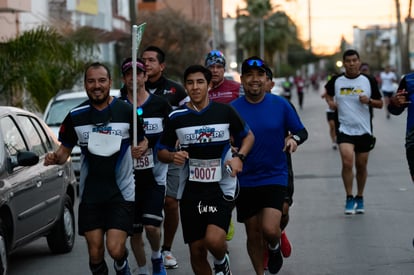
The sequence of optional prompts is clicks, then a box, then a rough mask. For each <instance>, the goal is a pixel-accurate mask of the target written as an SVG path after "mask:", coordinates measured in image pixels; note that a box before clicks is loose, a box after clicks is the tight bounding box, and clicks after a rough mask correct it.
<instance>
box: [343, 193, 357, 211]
mask: <svg viewBox="0 0 414 275" xmlns="http://www.w3.org/2000/svg"><path fill="white" fill-rule="evenodd" d="M345 214H346V215H351V214H355V200H354V198H353V197H351V196H349V197H347V198H346V202H345Z"/></svg>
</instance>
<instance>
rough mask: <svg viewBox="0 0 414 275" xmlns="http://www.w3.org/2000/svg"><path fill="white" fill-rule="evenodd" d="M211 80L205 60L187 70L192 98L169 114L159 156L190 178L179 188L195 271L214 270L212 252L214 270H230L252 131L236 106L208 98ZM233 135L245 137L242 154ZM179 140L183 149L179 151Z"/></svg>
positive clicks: (227, 272)
mask: <svg viewBox="0 0 414 275" xmlns="http://www.w3.org/2000/svg"><path fill="white" fill-rule="evenodd" d="M210 81H211V72H210V71H209V70H208V69H207V68H205V67H203V66H201V65H193V66H190V67H188V68H187V69H186V70H185V72H184V86H185V88H186V90H187V92H188V94H189V96H190V102H188V103H187V104H185V105H183V106H182V107H180V108H179V109H177V110H175V111H173V112H172V113H171V114H170V116H169V120H167V123H166V126H165V130H164V132H163V134H162V136H161V140H160V150H159V151H158V157H159V159H160V160H161V161H164V162H167V163H172V162H173V163H175V164H177V165H184V168H183V169H182V171H183V175H182V176H183V177H184V176H185V178H186V181H185V182H182V184H180V188H179V198H180V214H181V226H182V229H183V236H184V242H185V243H187V244H188V245H189V248H190V254H191V257H190V258H191V266H192V268H193V271H194V273H195V274H211V267H210V264H209V262H208V258H207V256H208V252H210V253H211V254H212V255H213V257H214V271H215V274H222V275H230V274H231V271H230V266H229V261H228V256H227V254H226V252H227V243H226V233H227V230H228V228H229V223H230V217H231V213H232V210H233V207H234V196H235V193H236V186H237V179H236V178H235V176H236V174H237V173H238V172H240V171H241V170H242V168H243V163H242V161H243V160H244V156H245V155H247V154H248V152H249V150H250V148H251V146H252V145H253V143H254V136H253V134H252V132H251V131H250V130H249V127H248V126H247V125H246V124H245V123H244V121H243V120H242V119H241V118H240V116H239V115H238V114H237V112H236V111H235V110H234V109H233V108H232V107H230V106H229V105H227V104H222V103H217V102H212V101H210V100H209V98H208V87H209V84H210ZM231 137H234V138H236V139H237V140H239V141H241V142H240V144H241V145H240V149H239V153H237V154H233V155H232V152H231V146H230V138H231ZM177 139H178V140H179V142H180V145H181V151H176V150H175V144H176V141H177ZM227 165H228V170H229V171H227V170H226V166H227Z"/></svg>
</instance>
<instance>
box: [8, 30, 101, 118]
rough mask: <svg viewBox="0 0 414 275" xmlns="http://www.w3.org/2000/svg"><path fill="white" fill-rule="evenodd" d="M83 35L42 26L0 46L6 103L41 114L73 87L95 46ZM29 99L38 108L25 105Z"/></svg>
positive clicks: (89, 37)
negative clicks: (50, 102) (49, 103)
mask: <svg viewBox="0 0 414 275" xmlns="http://www.w3.org/2000/svg"><path fill="white" fill-rule="evenodd" d="M83 32H84V30H82V29H80V30H79V31H77V32H72V33H68V34H66V36H63V35H62V34H60V33H58V32H57V30H56V29H53V28H48V27H39V28H37V29H34V30H30V31H27V32H24V33H23V34H22V35H21V36H19V37H17V38H15V39H12V40H9V41H8V42H6V43H3V44H0V75H2V83H1V86H0V95H3V96H4V97H5V99H6V104H7V105H12V106H18V107H26V108H28V109H33V110H38V111H39V109H40V111H41V110H44V108H45V107H46V104H47V102H48V100H49V99H50V98H51V97H52V96H54V95H55V94H56V93H57V92H58V91H59V90H62V89H70V88H72V87H73V85H74V84H75V82H76V81H78V79H79V77H80V76H81V75H82V72H83V68H84V65H85V64H86V63H87V62H89V60H90V58H91V52H92V48H93V43H94V42H93V41H92V40H93V38H92V37H91V36H90V35H89V36H88V35H86V34H84V33H83ZM26 97H30V98H31V99H33V101H34V105H35V106H37V107H38V108H36V107H33V106H32V107H29V106H26V102H25V98H26Z"/></svg>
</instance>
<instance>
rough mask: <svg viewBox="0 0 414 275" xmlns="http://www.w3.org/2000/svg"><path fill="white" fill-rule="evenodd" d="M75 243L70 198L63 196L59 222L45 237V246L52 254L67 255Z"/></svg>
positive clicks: (73, 219)
mask: <svg viewBox="0 0 414 275" xmlns="http://www.w3.org/2000/svg"><path fill="white" fill-rule="evenodd" d="M74 243H75V216H74V214H73V203H72V200H71V198H70V197H69V196H68V195H66V196H65V204H64V207H63V211H62V214H61V216H60V217H59V220H58V221H57V222H56V224H55V226H54V228H53V229H52V231H51V232H50V233H49V235H47V244H48V246H49V249H50V250H51V251H52V252H53V253H68V252H70V251H72V248H73V245H74Z"/></svg>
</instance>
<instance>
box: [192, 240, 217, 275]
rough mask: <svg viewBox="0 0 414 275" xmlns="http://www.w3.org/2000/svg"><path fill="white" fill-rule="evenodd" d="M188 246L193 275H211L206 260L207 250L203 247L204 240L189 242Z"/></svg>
mask: <svg viewBox="0 0 414 275" xmlns="http://www.w3.org/2000/svg"><path fill="white" fill-rule="evenodd" d="M189 246H190V259H191V267H192V268H193V271H194V274H197V275H211V274H212V270H211V267H210V264H209V262H208V260H207V255H208V253H207V248H206V247H205V246H204V239H201V240H197V241H194V242H191V243H190V244H189Z"/></svg>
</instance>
